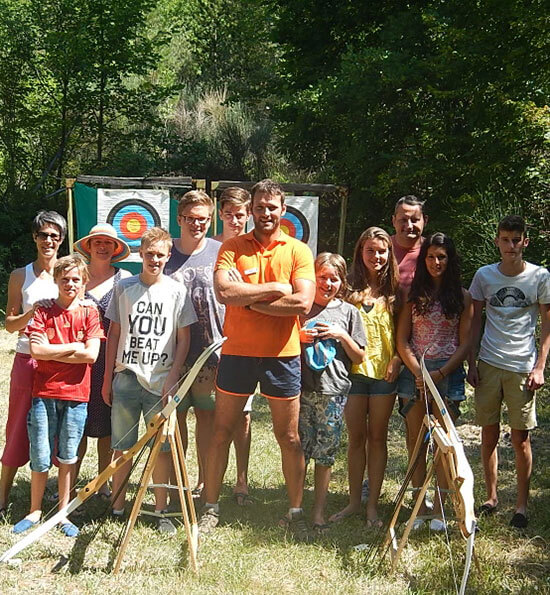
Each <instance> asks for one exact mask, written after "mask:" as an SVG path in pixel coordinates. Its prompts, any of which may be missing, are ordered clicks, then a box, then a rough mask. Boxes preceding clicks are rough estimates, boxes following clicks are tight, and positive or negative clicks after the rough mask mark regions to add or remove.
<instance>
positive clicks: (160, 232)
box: [141, 227, 172, 250]
mask: <svg viewBox="0 0 550 595" xmlns="http://www.w3.org/2000/svg"><path fill="white" fill-rule="evenodd" d="M157 242H164V243H165V244H166V245H167V246H168V249H169V250H170V249H171V248H172V236H171V235H170V234H169V233H168V232H167V231H166V230H165V229H163V228H162V227H150V228H149V229H148V230H147V231H146V232H145V233H144V234H143V235H142V236H141V248H147V247H148V246H150V245H151V244H156V243H157Z"/></svg>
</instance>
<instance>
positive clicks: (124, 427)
mask: <svg viewBox="0 0 550 595" xmlns="http://www.w3.org/2000/svg"><path fill="white" fill-rule="evenodd" d="M162 408H163V405H162V397H159V396H158V395H154V394H153V393H150V392H149V391H148V390H146V389H145V388H143V386H141V384H140V383H139V381H138V379H137V378H136V375H135V374H134V373H133V372H131V371H130V370H123V371H122V372H117V373H116V374H115V377H114V379H113V404H112V408H111V432H112V433H111V448H113V449H114V450H128V449H129V448H132V446H134V444H135V443H136V442H137V441H138V430H139V420H140V417H141V414H142V413H143V419H144V420H145V425H147V424H148V423H149V422H150V421H151V419H153V417H155V415H156V414H157V413H159V412H160V411H161V410H162ZM161 450H162V451H163V452H166V451H169V450H170V445H169V444H168V442H164V443H163V444H162V446H161Z"/></svg>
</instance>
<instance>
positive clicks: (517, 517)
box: [510, 512, 529, 529]
mask: <svg viewBox="0 0 550 595" xmlns="http://www.w3.org/2000/svg"><path fill="white" fill-rule="evenodd" d="M528 524H529V519H528V518H527V517H526V516H525V515H524V514H522V513H521V512H516V513H515V514H514V516H513V517H512V519H511V520H510V527H514V528H515V529H525V528H526V527H527V525H528Z"/></svg>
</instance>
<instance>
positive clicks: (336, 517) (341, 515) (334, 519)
mask: <svg viewBox="0 0 550 595" xmlns="http://www.w3.org/2000/svg"><path fill="white" fill-rule="evenodd" d="M356 514H359V513H358V512H344V510H340V512H336V513H335V514H333V515H332V516H331V517H330V518H329V520H328V522H329V523H339V522H340V521H343V520H344V519H347V518H349V517H351V516H355V515H356Z"/></svg>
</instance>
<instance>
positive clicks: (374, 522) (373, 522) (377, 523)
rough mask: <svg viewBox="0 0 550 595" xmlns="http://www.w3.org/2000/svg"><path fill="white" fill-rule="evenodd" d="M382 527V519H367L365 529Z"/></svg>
mask: <svg viewBox="0 0 550 595" xmlns="http://www.w3.org/2000/svg"><path fill="white" fill-rule="evenodd" d="M383 526H384V523H383V521H382V519H367V529H382V527H383Z"/></svg>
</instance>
